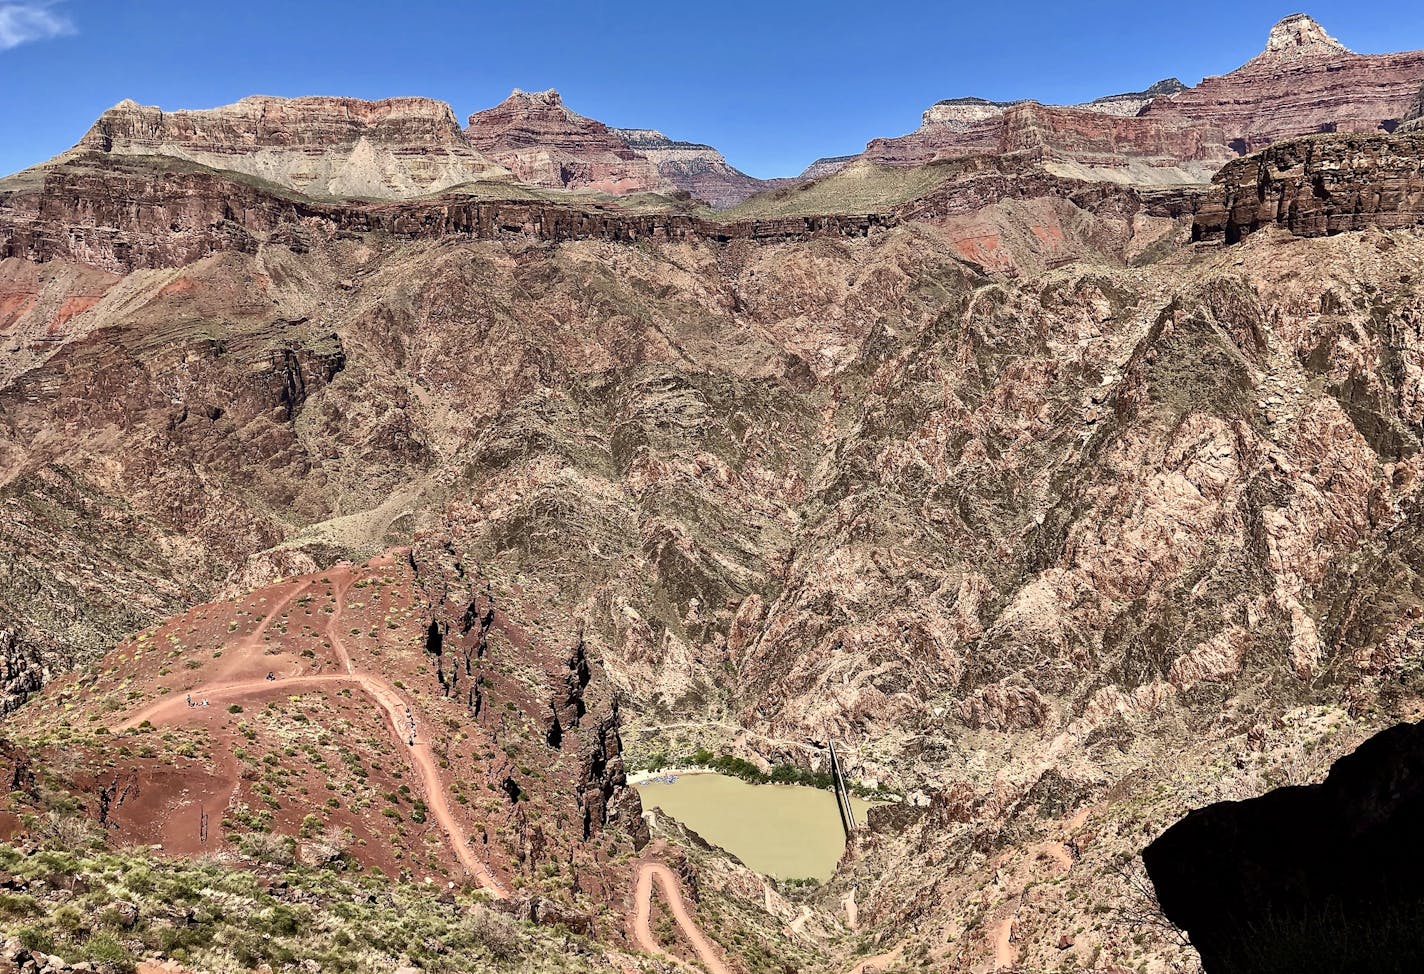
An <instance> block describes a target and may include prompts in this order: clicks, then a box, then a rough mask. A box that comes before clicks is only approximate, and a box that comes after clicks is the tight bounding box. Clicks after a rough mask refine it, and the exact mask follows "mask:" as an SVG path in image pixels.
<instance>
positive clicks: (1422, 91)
mask: <svg viewBox="0 0 1424 974" xmlns="http://www.w3.org/2000/svg"><path fill="white" fill-rule="evenodd" d="M1395 131H1396V132H1399V133H1408V132H1420V131H1424V84H1421V85H1420V86H1419V94H1418V95H1416V96H1415V97H1414V104H1413V105H1411V106H1410V107H1409V110H1408V111H1406V112H1405V113H1404V118H1403V119H1402V120H1401V121H1400V123H1399V127H1398V128H1397V129H1395Z"/></svg>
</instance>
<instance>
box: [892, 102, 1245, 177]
mask: <svg viewBox="0 0 1424 974" xmlns="http://www.w3.org/2000/svg"><path fill="white" fill-rule="evenodd" d="M1223 141H1224V140H1223V138H1222V132H1221V130H1220V129H1217V128H1213V127H1211V126H1209V125H1203V124H1195V123H1189V124H1178V123H1170V122H1167V123H1164V122H1161V121H1159V120H1157V119H1148V118H1134V117H1119V116H1113V115H1107V114H1104V113H1101V112H1095V111H1092V110H1089V109H1084V108H1062V107H1055V106H1050V105H1040V104H1038V103H1036V102H1023V103H1020V104H1016V105H1013V106H1010V107H1009V108H1007V109H1005V110H1004V111H1003V112H1002V113H1001V114H998V115H994V116H992V117H990V118H986V119H983V120H980V121H977V122H973V123H970V124H969V125H967V126H965V127H963V128H959V127H953V126H949V125H933V124H932V125H928V126H924V127H922V128H920V129H919V130H918V131H916V132H912V133H911V134H909V135H906V136H903V137H901V138H898V139H876V140H875V141H873V142H871V143H870V145H869V146H868V147H867V149H866V153H865V154H866V157H867V158H869V159H872V160H874V161H876V162H881V163H886V164H889V165H902V166H914V165H924V164H925V163H928V162H933V161H935V160H937V159H944V158H951V157H954V156H964V155H979V154H1004V153H1011V152H1026V151H1029V152H1036V153H1039V154H1040V155H1041V158H1043V159H1044V160H1046V161H1062V162H1073V163H1077V164H1079V165H1083V166H1088V167H1094V168H1098V167H1105V168H1108V169H1120V168H1126V167H1128V166H1130V165H1131V164H1132V163H1133V162H1142V163H1145V164H1147V165H1151V166H1157V167H1163V168H1170V167H1175V166H1179V165H1181V164H1183V163H1202V164H1207V165H1211V166H1218V165H1220V164H1221V163H1224V162H1225V161H1226V160H1227V159H1228V158H1229V153H1228V152H1227V150H1226V148H1225V146H1224V145H1223Z"/></svg>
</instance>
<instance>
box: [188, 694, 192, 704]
mask: <svg viewBox="0 0 1424 974" xmlns="http://www.w3.org/2000/svg"><path fill="white" fill-rule="evenodd" d="M188 706H190V707H191V706H193V695H192V694H191V693H190V694H188Z"/></svg>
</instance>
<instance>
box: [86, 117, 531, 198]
mask: <svg viewBox="0 0 1424 974" xmlns="http://www.w3.org/2000/svg"><path fill="white" fill-rule="evenodd" d="M76 148H77V149H78V150H81V151H92V152H102V153H109V154H114V155H137V156H169V157H175V158H179V159H186V160H188V161H191V162H196V163H199V164H201V165H205V166H210V167H212V168H215V169H223V170H228V171H232V172H239V173H243V174H246V175H249V176H255V177H257V178H259V179H263V180H265V181H267V182H271V183H274V184H276V185H279V186H285V187H288V188H291V189H296V190H299V191H301V192H304V193H308V194H311V195H317V196H328V195H329V196H365V197H372V198H378V199H402V198H408V197H411V196H418V195H422V194H425V193H430V192H435V191H438V190H442V189H447V188H449V187H451V186H455V185H458V184H460V183H468V182H475V181H484V180H491V179H493V180H501V179H507V178H508V173H507V172H506V171H505V170H503V169H501V168H500V167H499V166H496V165H494V164H493V163H491V162H490V161H489V160H488V159H487V158H485V157H484V156H482V155H480V153H478V152H476V151H475V150H474V149H472V148H471V147H470V146H469V144H468V143H467V142H466V141H465V138H464V135H463V134H462V133H461V131H460V127H459V124H458V123H457V122H456V121H455V116H454V113H453V112H452V111H451V110H450V106H449V105H447V104H445V103H444V102H439V101H433V100H431V99H429V98H389V99H386V100H384V101H362V100H360V99H357V98H327V97H313V98H290V99H288V98H270V97H265V96H257V97H252V98H244V99H242V100H241V101H239V102H237V103H236V104H233V105H227V106H224V107H222V108H213V109H207V110H201V111H176V112H165V111H163V110H162V109H159V108H154V107H145V106H141V105H138V104H135V103H134V102H132V101H123V102H120V103H119V104H118V105H115V106H114V107H113V108H111V109H109V110H108V111H107V112H105V113H104V114H103V115H102V116H100V118H99V120H98V121H97V122H95V123H94V125H93V127H92V128H91V129H90V130H89V131H88V133H86V134H85V136H84V138H83V139H81V140H80V142H79V145H78V146H76Z"/></svg>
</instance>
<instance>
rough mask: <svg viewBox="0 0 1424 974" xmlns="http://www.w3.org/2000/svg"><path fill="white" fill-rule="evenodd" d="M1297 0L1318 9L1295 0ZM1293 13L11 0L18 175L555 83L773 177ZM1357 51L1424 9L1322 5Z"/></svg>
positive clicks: (1199, 57)
mask: <svg viewBox="0 0 1424 974" xmlns="http://www.w3.org/2000/svg"><path fill="white" fill-rule="evenodd" d="M1288 2H1289V3H1296V2H1300V0H1288ZM1296 9H1297V8H1296V7H1294V6H1285V5H1282V4H1280V3H1267V2H1255V0H1245V2H1239V0H1238V2H1230V3H1228V2H1222V0H1205V2H1197V3H1189V4H1185V5H1184V4H1164V3H1156V2H1141V0H1139V2H1133V3H1124V2H1087V3H1063V2H1043V0H1037V2H1008V0H1005V2H997V3H994V2H990V3H984V2H982V0H979V2H975V3H944V4H931V3H912V2H905V0H821V2H815V3H811V2H800V0H797V2H782V3H778V2H775V0H760V2H747V0H726V2H712V0H700V2H679V3H646V2H641V0H621V2H617V3H604V2H598V0H592V2H582V3H564V2H561V0H542V2H539V3H520V2H518V0H505V2H501V3H486V2H461V3H456V2H446V3H438V2H434V0H379V2H378V0H346V2H333V0H284V2H277V0H225V2H221V3H215V2H212V0H181V2H179V0H53V2H49V0H0V172H6V173H8V172H13V171H15V170H18V169H22V168H24V167H26V166H28V165H32V164H34V163H36V162H40V161H42V160H44V159H46V158H48V157H49V156H52V155H54V154H55V153H57V152H60V151H62V150H63V149H66V148H68V147H69V146H70V145H72V144H73V143H74V142H75V141H77V140H78V139H79V137H80V136H81V135H82V134H83V133H84V131H85V129H86V128H88V126H89V124H90V122H91V121H92V120H93V119H94V118H95V117H96V116H97V115H98V114H99V113H100V112H102V111H103V110H104V109H105V108H107V107H109V106H110V105H112V104H114V103H115V102H118V101H120V100H121V99H123V98H133V99H134V100H136V101H138V102H140V103H142V104H156V105H159V106H161V107H163V108H166V109H174V108H206V107H211V106H214V105H220V104H226V103H228V102H232V101H235V100H237V99H238V98H240V97H242V96H243V95H248V94H272V95H305V94H341V95H351V96H355V97H361V98H382V97H389V96H393V95H426V96H430V97H433V98H439V99H442V100H444V101H448V102H450V103H451V104H452V105H453V106H454V109H455V113H456V115H457V116H458V117H459V118H460V119H461V120H462V121H463V119H464V118H465V116H467V115H468V114H469V113H470V112H473V111H477V110H479V109H481V108H486V107H488V106H490V105H493V104H495V103H497V102H498V101H500V100H501V99H503V98H504V97H505V96H506V95H507V94H508V93H509V91H510V89H512V88H515V87H520V88H525V89H543V88H550V87H555V88H558V89H559V90H560V91H561V92H563V95H564V101H565V103H567V104H568V105H569V106H570V107H572V108H573V109H575V110H576V111H579V112H582V113H583V114H585V115H589V116H591V117H594V118H598V119H600V120H602V121H605V122H608V123H609V124H613V125H623V126H646V127H652V128H660V129H662V130H663V131H665V132H667V133H668V134H669V135H672V136H674V137H676V138H684V139H691V140H695V141H703V142H710V143H711V144H713V145H716V146H717V147H718V148H720V149H722V150H723V151H724V152H725V153H726V155H727V157H728V158H729V160H730V161H731V162H732V163H733V164H734V165H737V166H739V167H741V168H743V169H745V170H747V171H748V172H751V173H752V174H754V175H758V176H773V175H790V174H794V173H796V172H799V171H800V170H801V169H802V168H803V167H805V165H806V164H807V163H809V162H810V161H811V160H812V159H814V158H816V157H818V156H823V155H840V154H844V153H850V152H856V151H859V150H860V149H861V148H863V147H864V144H865V142H866V141H867V140H868V139H870V138H873V137H875V136H880V135H899V134H902V133H904V132H907V131H909V130H911V129H913V128H914V127H915V126H916V125H918V124H919V115H920V112H921V111H923V110H924V109H925V107H927V106H928V105H930V104H931V103H933V102H935V101H937V100H938V99H941V98H953V97H958V96H962V95H979V96H981V97H986V98H995V99H1010V98H1024V97H1032V98H1037V99H1039V100H1041V101H1047V102H1072V101H1081V100H1085V99H1088V98H1093V97H1096V96H1098V95H1103V94H1109V93H1112V92H1116V91H1124V90H1133V89H1139V88H1142V87H1145V86H1147V85H1149V84H1151V83H1152V82H1154V81H1157V80H1158V79H1160V78H1162V77H1166V76H1171V75H1176V76H1177V77H1180V78H1181V79H1182V80H1183V81H1185V82H1187V83H1188V84H1191V83H1194V82H1196V81H1197V80H1199V79H1200V78H1201V77H1202V76H1203V75H1207V74H1220V73H1223V72H1225V71H1228V70H1230V69H1232V68H1234V67H1236V66H1237V65H1239V64H1241V63H1242V62H1244V61H1246V60H1247V59H1249V58H1250V57H1252V56H1253V55H1255V54H1256V53H1258V52H1259V51H1260V50H1261V48H1262V47H1263V46H1264V44H1265V39H1266V34H1267V33H1268V31H1269V29H1270V26H1271V24H1273V23H1274V22H1275V21H1277V20H1279V19H1280V18H1281V17H1282V16H1284V15H1286V14H1289V13H1293V12H1294V11H1295V10H1296ZM1305 9H1306V12H1308V13H1310V14H1311V15H1312V16H1314V17H1315V18H1316V19H1317V20H1319V21H1320V22H1321V23H1322V24H1323V25H1324V26H1325V28H1326V29H1327V30H1329V31H1330V32H1331V33H1332V34H1334V35H1335V36H1336V37H1338V38H1339V39H1340V40H1341V41H1343V42H1344V43H1345V44H1346V45H1347V46H1349V47H1351V48H1353V49H1354V50H1357V51H1361V52H1379V51H1394V50H1411V49H1417V48H1424V4H1421V3H1419V2H1418V0H1375V2H1366V3H1361V2H1359V0H1352V2H1337V0H1330V2H1317V3H1314V4H1313V5H1312V6H1310V7H1307V8H1305Z"/></svg>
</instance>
